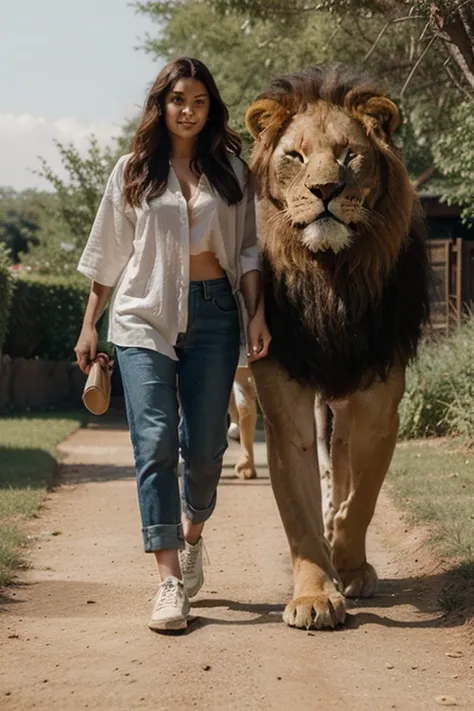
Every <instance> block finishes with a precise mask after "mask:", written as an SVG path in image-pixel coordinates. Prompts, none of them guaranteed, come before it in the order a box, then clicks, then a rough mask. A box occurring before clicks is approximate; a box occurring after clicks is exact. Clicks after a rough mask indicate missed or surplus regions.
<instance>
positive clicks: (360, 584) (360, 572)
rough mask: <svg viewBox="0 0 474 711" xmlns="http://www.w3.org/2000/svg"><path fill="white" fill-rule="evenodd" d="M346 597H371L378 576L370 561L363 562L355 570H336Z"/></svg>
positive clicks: (373, 593)
mask: <svg viewBox="0 0 474 711" xmlns="http://www.w3.org/2000/svg"><path fill="white" fill-rule="evenodd" d="M338 573H339V575H340V577H341V580H342V584H343V586H344V595H345V596H346V597H372V596H373V595H375V592H376V590H377V583H378V577H377V573H376V572H375V568H374V567H373V566H372V565H370V563H364V564H363V565H361V566H360V568H356V569H355V570H342V571H341V570H339V571H338Z"/></svg>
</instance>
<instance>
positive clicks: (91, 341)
mask: <svg viewBox="0 0 474 711" xmlns="http://www.w3.org/2000/svg"><path fill="white" fill-rule="evenodd" d="M111 291H112V287H111V286H104V284H99V283H98V282H97V281H93V282H92V286H91V291H90V294H89V300H88V302H87V306H86V311H85V314H84V319H83V322H82V329H81V333H80V334H79V338H78V340H77V343H76V347H75V348H74V352H75V354H76V358H77V362H78V365H79V368H80V369H81V370H82V372H83V373H86V375H87V374H88V373H89V370H90V368H91V364H92V363H93V362H94V360H95V358H96V356H97V342H98V334H97V329H96V327H95V326H96V323H97V321H98V320H99V318H100V317H101V315H102V312H103V310H104V308H105V305H106V303H107V300H108V298H109V295H110V292H111Z"/></svg>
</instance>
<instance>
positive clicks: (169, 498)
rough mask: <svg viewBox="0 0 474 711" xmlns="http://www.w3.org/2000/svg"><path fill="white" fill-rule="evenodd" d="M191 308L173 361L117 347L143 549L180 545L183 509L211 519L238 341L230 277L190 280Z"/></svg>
mask: <svg viewBox="0 0 474 711" xmlns="http://www.w3.org/2000/svg"><path fill="white" fill-rule="evenodd" d="M188 313H189V316H188V329H187V331H186V333H185V334H180V336H179V338H178V343H177V345H176V347H175V350H176V355H177V356H178V360H177V361H174V360H171V358H168V357H167V356H165V355H163V354H161V353H157V352H156V351H152V350H149V349H147V348H129V347H127V348H125V347H121V346H116V354H117V358H118V362H119V367H120V372H121V375H122V381H123V386H124V395H125V404H126V409H127V418H128V423H129V427H130V436H131V440H132V444H133V451H134V455H135V465H136V471H137V485H138V501H139V505H140V513H141V519H142V532H143V541H144V546H145V551H146V552H151V551H157V550H163V549H170V548H175V549H176V548H182V547H183V546H184V538H183V530H182V526H181V510H183V512H184V514H185V515H186V517H187V518H188V519H189V520H190V521H192V522H193V523H200V522H202V521H206V520H207V519H208V518H209V516H210V515H211V514H212V512H213V510H214V507H215V505H216V491H217V485H218V483H219V478H220V475H221V471H222V459H223V456H224V452H225V450H226V448H227V409H228V406H229V400H230V394H231V389H232V382H233V379H234V374H235V370H236V367H237V362H238V357H239V340H240V326H239V315H238V310H237V303H236V300H235V299H234V297H233V295H232V291H231V288H230V285H229V282H228V280H227V279H226V278H222V279H212V280H210V281H199V282H191V284H190V290H189V312H188ZM178 393H179V403H180V405H181V420H180V418H179V408H178ZM179 447H181V455H182V458H183V460H184V471H183V478H182V487H181V489H182V491H181V497H180V493H179V485H178V476H177V466H178V456H179Z"/></svg>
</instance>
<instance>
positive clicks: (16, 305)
mask: <svg viewBox="0 0 474 711" xmlns="http://www.w3.org/2000/svg"><path fill="white" fill-rule="evenodd" d="M13 281H14V289H13V298H12V303H11V308H10V318H9V322H8V329H7V335H6V338H5V343H4V347H3V352H4V353H7V354H8V355H10V356H11V357H12V358H15V357H17V358H18V357H23V358H36V357H38V358H50V359H51V360H74V358H75V356H74V346H75V345H76V341H77V337H78V335H79V331H80V329H81V323H82V317H83V315H84V309H85V306H86V302H87V298H88V294H89V290H90V282H89V281H88V280H86V279H84V278H82V277H80V276H77V277H62V276H37V275H28V276H23V275H21V276H17V277H16V278H15V279H14V280H13Z"/></svg>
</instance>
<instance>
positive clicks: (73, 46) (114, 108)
mask: <svg viewBox="0 0 474 711" xmlns="http://www.w3.org/2000/svg"><path fill="white" fill-rule="evenodd" d="M147 32H148V33H150V34H153V33H156V32H157V25H155V24H153V23H152V22H151V21H150V20H149V19H148V18H147V17H144V16H142V15H137V14H136V13H135V11H134V9H133V7H131V5H130V3H129V1H128V0H79V2H72V1H71V0H23V1H21V0H20V2H18V1H17V2H12V0H0V61H1V71H0V186H11V187H13V188H14V189H16V190H23V189H25V188H39V189H49V187H48V183H46V181H44V179H42V178H40V177H38V176H36V175H35V174H34V172H33V171H34V170H35V169H38V168H39V167H40V165H39V161H38V156H43V157H44V158H45V159H46V160H47V161H48V163H49V164H50V165H51V166H52V167H54V168H55V169H56V170H57V171H58V172H60V173H61V162H60V160H59V157H58V153H57V149H56V147H55V145H54V143H53V139H57V140H59V141H61V142H64V143H71V142H72V143H74V144H75V145H76V146H77V147H78V148H79V150H80V151H81V152H84V151H85V149H86V147H87V137H88V136H89V135H90V134H91V132H92V133H94V134H95V135H96V136H97V138H98V139H99V141H100V142H101V143H102V144H106V143H110V142H111V139H112V138H113V136H114V135H117V134H118V133H119V131H120V126H121V125H122V124H123V123H124V120H125V119H127V118H130V117H132V116H134V115H136V114H137V113H138V112H139V111H140V109H141V107H142V105H143V101H144V99H145V96H146V92H147V89H148V87H149V85H150V83H151V82H152V81H153V79H154V78H155V76H156V74H157V73H158V71H159V70H160V68H161V67H162V66H163V62H162V61H159V60H158V61H157V60H156V59H154V58H153V57H152V56H151V55H148V54H146V53H145V52H143V50H137V49H136V48H137V47H138V46H139V45H140V41H141V39H143V37H144V36H145V34H146V33H147Z"/></svg>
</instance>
